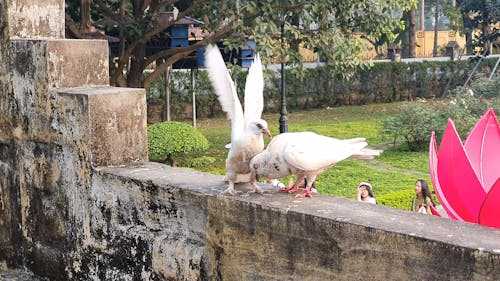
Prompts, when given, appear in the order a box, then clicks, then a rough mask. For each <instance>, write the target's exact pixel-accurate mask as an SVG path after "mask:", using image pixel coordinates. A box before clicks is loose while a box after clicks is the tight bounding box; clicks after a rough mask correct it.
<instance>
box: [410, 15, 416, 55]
mask: <svg viewBox="0 0 500 281" xmlns="http://www.w3.org/2000/svg"><path fill="white" fill-rule="evenodd" d="M416 35H417V26H416V25H415V9H414V8H412V9H411V10H410V14H409V17H408V57H410V58H414V57H416V56H417V51H416V49H417V38H416Z"/></svg>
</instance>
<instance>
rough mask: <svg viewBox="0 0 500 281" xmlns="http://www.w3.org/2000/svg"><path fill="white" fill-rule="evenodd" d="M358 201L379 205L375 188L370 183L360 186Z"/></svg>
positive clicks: (363, 183)
mask: <svg viewBox="0 0 500 281" xmlns="http://www.w3.org/2000/svg"><path fill="white" fill-rule="evenodd" d="M358 201H360V202H365V203H371V204H377V200H376V199H375V195H373V187H372V185H371V184H370V183H367V182H362V183H360V184H359V185H358Z"/></svg>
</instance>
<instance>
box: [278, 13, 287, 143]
mask: <svg viewBox="0 0 500 281" xmlns="http://www.w3.org/2000/svg"><path fill="white" fill-rule="evenodd" d="M284 19H285V18H283V23H282V24H281V48H282V50H285V21H284ZM283 52H284V51H283ZM286 132H288V112H287V110H286V96H285V55H284V53H283V54H282V55H281V110H280V134H281V133H286Z"/></svg>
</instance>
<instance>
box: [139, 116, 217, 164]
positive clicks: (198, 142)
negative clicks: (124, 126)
mask: <svg viewBox="0 0 500 281" xmlns="http://www.w3.org/2000/svg"><path fill="white" fill-rule="evenodd" d="M148 147H149V156H150V157H151V158H156V159H158V158H160V159H165V158H168V157H175V156H179V155H180V154H183V153H189V152H201V151H205V150H207V149H208V147H209V145H208V141H207V139H206V138H205V137H204V136H203V135H202V134H201V133H200V132H199V131H197V130H196V129H195V128H193V127H192V126H190V125H188V124H185V123H181V122H173V121H170V122H163V123H156V124H153V125H150V126H148Z"/></svg>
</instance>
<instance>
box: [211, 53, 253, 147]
mask: <svg viewBox="0 0 500 281" xmlns="http://www.w3.org/2000/svg"><path fill="white" fill-rule="evenodd" d="M205 66H206V67H207V70H208V77H209V78H210V80H211V81H212V86H213V87H214V89H215V93H216V94H217V98H218V99H219V103H220V105H221V107H222V110H223V111H224V112H226V114H227V118H228V119H231V142H232V141H234V139H235V138H237V137H238V136H241V135H242V134H243V132H244V130H245V124H244V119H243V109H242V108H241V104H240V101H239V99H238V94H237V93H236V87H235V85H234V82H233V79H231V75H230V74H229V71H228V69H227V67H226V63H225V62H224V59H223V58H222V55H221V53H220V51H219V48H218V47H217V46H215V45H208V46H207V48H206V50H205Z"/></svg>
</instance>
